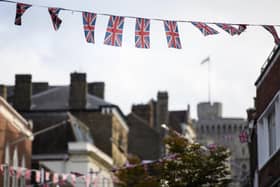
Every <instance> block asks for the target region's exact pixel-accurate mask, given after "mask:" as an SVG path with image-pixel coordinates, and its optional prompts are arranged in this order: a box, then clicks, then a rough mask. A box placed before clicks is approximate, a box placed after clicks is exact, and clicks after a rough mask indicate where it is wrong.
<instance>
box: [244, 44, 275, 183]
mask: <svg viewBox="0 0 280 187" xmlns="http://www.w3.org/2000/svg"><path fill="white" fill-rule="evenodd" d="M255 86H256V93H257V94H256V98H255V110H256V111H255V113H254V115H253V116H252V117H251V118H250V119H249V120H250V123H249V125H250V126H249V129H250V137H251V144H250V148H251V149H250V150H251V155H252V160H251V163H252V167H251V169H252V170H251V177H252V181H253V182H252V183H253V184H254V187H257V186H260V187H278V186H280V170H279V164H280V47H279V46H276V47H275V48H274V49H273V51H272V53H271V54H270V55H269V58H268V59H267V61H266V63H265V65H264V66H263V68H262V71H261V74H260V76H259V77H258V79H257V81H256V82H255Z"/></svg>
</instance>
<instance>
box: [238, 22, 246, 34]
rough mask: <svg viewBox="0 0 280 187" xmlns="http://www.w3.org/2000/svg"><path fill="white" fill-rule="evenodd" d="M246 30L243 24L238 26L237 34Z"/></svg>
mask: <svg viewBox="0 0 280 187" xmlns="http://www.w3.org/2000/svg"><path fill="white" fill-rule="evenodd" d="M246 29H247V25H245V24H241V25H238V34H241V33H242V32H244V31H245V30H246Z"/></svg>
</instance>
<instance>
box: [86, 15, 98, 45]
mask: <svg viewBox="0 0 280 187" xmlns="http://www.w3.org/2000/svg"><path fill="white" fill-rule="evenodd" d="M95 22H96V14H94V13H89V12H83V24H84V32H85V38H86V41H87V42H88V43H94V30H95Z"/></svg>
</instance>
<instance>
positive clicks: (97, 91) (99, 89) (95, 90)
mask: <svg viewBox="0 0 280 187" xmlns="http://www.w3.org/2000/svg"><path fill="white" fill-rule="evenodd" d="M104 90H105V83H104V82H92V83H89V84H88V93H89V94H91V95H94V96H96V97H99V98H100V99H104Z"/></svg>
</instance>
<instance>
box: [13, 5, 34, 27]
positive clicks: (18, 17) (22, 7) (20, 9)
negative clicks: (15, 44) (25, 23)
mask: <svg viewBox="0 0 280 187" xmlns="http://www.w3.org/2000/svg"><path fill="white" fill-rule="evenodd" d="M31 6H32V5H28V4H23V3H17V12H16V18H15V25H21V16H22V15H23V14H24V12H25V11H26V10H27V9H28V8H30V7H31Z"/></svg>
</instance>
